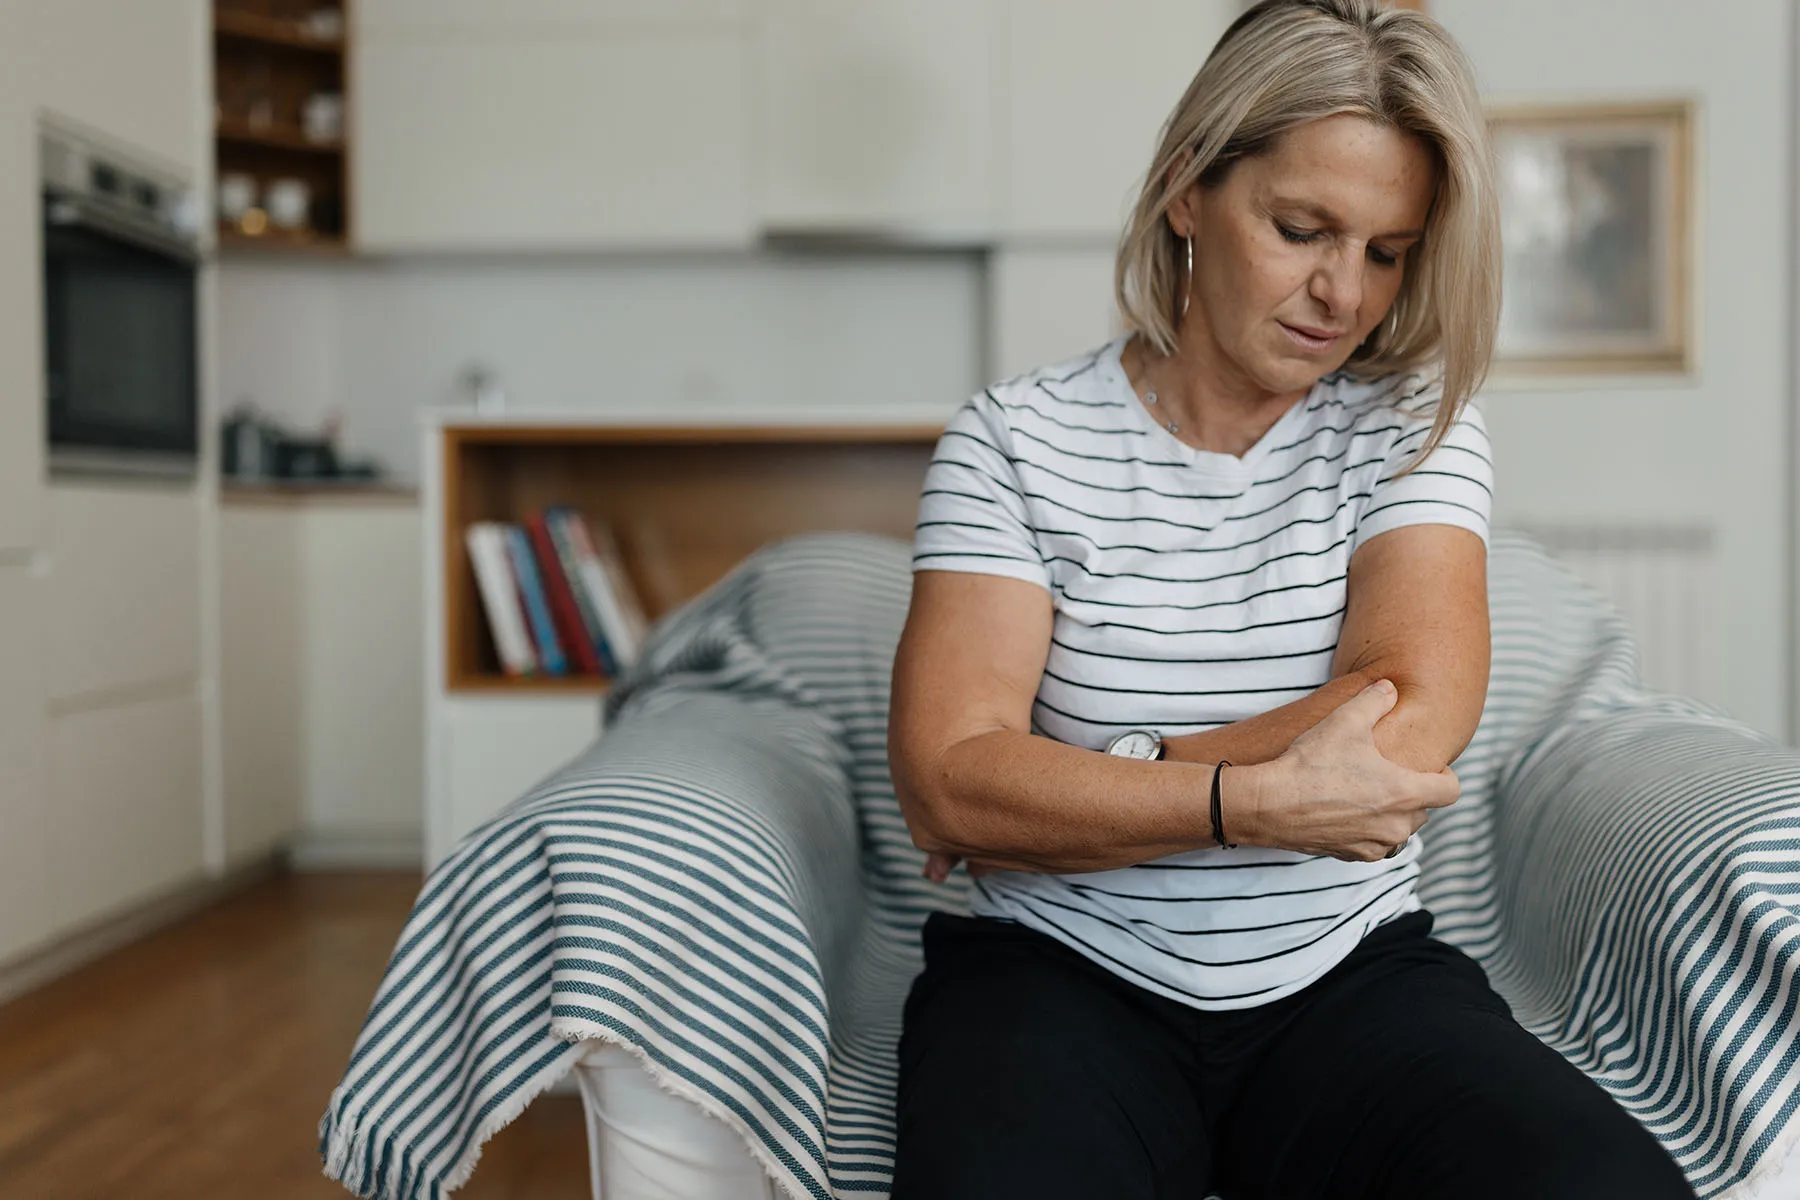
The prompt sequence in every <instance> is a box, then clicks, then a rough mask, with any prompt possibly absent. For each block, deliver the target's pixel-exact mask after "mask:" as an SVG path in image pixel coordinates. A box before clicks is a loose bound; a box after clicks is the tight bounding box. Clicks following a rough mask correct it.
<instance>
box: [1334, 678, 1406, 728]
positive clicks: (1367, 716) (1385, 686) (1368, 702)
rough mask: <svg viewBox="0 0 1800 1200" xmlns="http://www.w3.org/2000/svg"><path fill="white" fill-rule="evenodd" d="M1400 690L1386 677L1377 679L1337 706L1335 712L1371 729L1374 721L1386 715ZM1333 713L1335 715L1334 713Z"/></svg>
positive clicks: (1397, 697)
mask: <svg viewBox="0 0 1800 1200" xmlns="http://www.w3.org/2000/svg"><path fill="white" fill-rule="evenodd" d="M1399 698H1400V691H1399V689H1398V688H1396V687H1395V686H1394V684H1393V681H1391V680H1387V679H1377V680H1376V681H1375V682H1374V683H1371V684H1370V685H1369V686H1368V687H1366V688H1364V689H1363V690H1362V691H1360V692H1358V693H1356V695H1354V696H1352V697H1350V698H1349V699H1348V700H1346V701H1344V702H1343V703H1342V704H1340V705H1338V706H1337V713H1342V714H1344V715H1346V716H1348V717H1349V718H1350V719H1351V720H1353V721H1354V722H1356V724H1357V725H1359V726H1361V727H1364V728H1367V729H1373V728H1375V722H1377V721H1379V720H1381V718H1383V717H1385V716H1387V715H1388V713H1389V712H1390V711H1392V709H1393V707H1394V702H1395V701H1396V700H1398V699H1399ZM1333 715H1336V713H1334V714H1333Z"/></svg>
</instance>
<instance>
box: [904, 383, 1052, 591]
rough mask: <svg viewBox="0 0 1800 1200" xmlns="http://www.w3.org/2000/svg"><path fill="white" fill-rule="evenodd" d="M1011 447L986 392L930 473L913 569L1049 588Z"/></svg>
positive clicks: (956, 424)
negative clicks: (997, 578)
mask: <svg viewBox="0 0 1800 1200" xmlns="http://www.w3.org/2000/svg"><path fill="white" fill-rule="evenodd" d="M1010 444H1011V438H1010V437H1009V435H1008V430H1007V428H1006V421H1005V413H1004V412H1003V411H1002V410H1001V408H1000V406H999V405H998V404H997V403H995V402H994V400H993V398H992V397H991V396H990V395H988V394H987V393H985V392H984V393H982V394H981V395H979V396H976V397H975V398H974V399H972V400H970V401H969V402H968V403H967V404H965V405H963V407H962V408H960V409H958V410H957V412H956V415H955V416H953V417H951V418H950V422H949V424H948V425H947V426H945V428H944V434H943V436H942V437H941V438H939V439H938V444H937V449H936V450H935V451H934V452H933V453H932V456H931V467H930V469H929V470H928V471H927V472H926V473H925V490H924V492H923V493H922V494H921V496H920V498H919V523H918V526H917V527H916V528H915V530H914V532H913V570H915V571H968V572H971V573H973V574H977V575H1003V576H1006V577H1008V578H1011V579H1023V580H1025V581H1026V582H1028V583H1035V584H1037V585H1038V586H1040V587H1042V588H1045V589H1046V590H1048V589H1049V587H1050V571H1049V568H1048V567H1047V566H1046V565H1045V563H1044V558H1043V555H1042V554H1041V553H1039V551H1038V543H1037V535H1036V533H1035V532H1034V531H1033V529H1032V526H1031V517H1030V510H1029V508H1028V506H1027V504H1026V501H1025V495H1024V491H1023V489H1022V488H1021V486H1020V484H1019V475H1018V471H1017V469H1016V468H1015V467H1014V465H1013V457H1012V455H1011V453H1010V452H1009V449H1008V448H1009V446H1010Z"/></svg>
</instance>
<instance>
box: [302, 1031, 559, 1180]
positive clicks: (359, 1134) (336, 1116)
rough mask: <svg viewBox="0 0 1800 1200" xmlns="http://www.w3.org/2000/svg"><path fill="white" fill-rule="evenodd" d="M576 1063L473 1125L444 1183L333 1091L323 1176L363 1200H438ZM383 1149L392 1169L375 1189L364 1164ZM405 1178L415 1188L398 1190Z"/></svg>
mask: <svg viewBox="0 0 1800 1200" xmlns="http://www.w3.org/2000/svg"><path fill="white" fill-rule="evenodd" d="M558 1040H559V1041H567V1040H568V1039H566V1038H559V1039H558ZM575 1063H576V1056H575V1055H573V1054H570V1055H568V1056H566V1057H565V1058H563V1059H561V1060H560V1061H558V1062H556V1063H554V1064H552V1065H551V1066H549V1067H546V1068H545V1069H544V1070H542V1071H540V1072H539V1073H538V1074H537V1075H535V1076H534V1077H532V1078H531V1079H529V1080H526V1081H525V1082H524V1083H522V1084H520V1085H519V1087H518V1088H517V1089H515V1090H514V1092H513V1093H512V1095H510V1096H508V1097H507V1099H506V1103H505V1104H502V1105H501V1106H500V1107H499V1108H496V1109H495V1110H494V1111H493V1112H491V1113H489V1114H488V1115H487V1117H486V1118H485V1119H483V1120H482V1121H481V1123H480V1124H479V1125H477V1126H476V1127H475V1136H474V1137H473V1138H471V1139H469V1149H468V1150H467V1151H465V1152H464V1154H463V1156H462V1157H461V1158H460V1159H458V1160H457V1161H456V1162H455V1163H454V1164H452V1165H451V1168H450V1170H449V1171H447V1172H445V1173H444V1176H443V1178H441V1179H426V1178H422V1176H421V1171H420V1168H419V1167H418V1166H417V1164H415V1163H414V1162H413V1161H412V1150H411V1149H409V1148H406V1147H403V1146H401V1145H400V1144H399V1143H397V1142H395V1141H394V1140H393V1138H392V1137H390V1136H389V1135H388V1134H387V1133H384V1132H382V1131H381V1130H380V1129H379V1128H378V1127H377V1124H376V1123H375V1122H372V1121H369V1120H368V1117H367V1114H366V1113H364V1112H363V1111H361V1109H360V1108H354V1107H351V1106H350V1105H349V1104H348V1102H347V1100H346V1097H345V1096H344V1090H343V1088H342V1087H341V1086H340V1087H339V1088H338V1089H337V1090H336V1091H334V1092H332V1094H331V1105H330V1107H328V1108H327V1109H326V1110H325V1115H324V1116H323V1117H322V1118H320V1120H319V1141H320V1145H321V1149H322V1152H323V1157H324V1160H325V1162H324V1174H325V1176H326V1177H327V1178H328V1179H333V1180H336V1181H337V1182H338V1183H341V1184H342V1185H344V1187H346V1188H348V1189H349V1190H350V1191H351V1192H352V1193H354V1194H356V1195H358V1196H361V1197H363V1198H364V1200H418V1198H419V1197H421V1196H424V1197H428V1198H429V1200H438V1198H439V1197H441V1196H443V1195H444V1194H446V1193H448V1192H454V1191H455V1190H457V1189H458V1188H460V1187H462V1186H463V1185H464V1184H465V1183H467V1182H469V1177H470V1176H471V1175H473V1174H474V1173H475V1165H476V1164H477V1163H478V1162H480V1161H481V1151H482V1149H483V1147H484V1146H485V1145H486V1144H487V1141H488V1139H489V1138H491V1137H493V1136H494V1135H495V1134H496V1133H499V1132H500V1131H501V1130H502V1129H505V1128H506V1127H507V1126H508V1125H510V1124H512V1123H513V1121H514V1120H516V1119H517V1118H518V1116H519V1114H520V1113H522V1112H524V1111H525V1110H526V1108H528V1107H529V1106H530V1105H531V1102H532V1101H534V1100H536V1099H537V1098H538V1097H539V1096H541V1095H543V1094H544V1093H545V1092H547V1091H549V1090H550V1089H551V1088H552V1087H554V1086H556V1083H557V1081H558V1080H560V1079H561V1078H562V1077H563V1076H565V1075H567V1074H568V1073H569V1072H570V1071H571V1070H572V1069H573V1068H574V1066H575ZM384 1150H389V1151H392V1152H393V1154H392V1158H393V1165H392V1166H391V1168H390V1169H389V1171H388V1172H387V1178H386V1179H385V1180H384V1186H382V1187H380V1188H379V1189H377V1187H376V1186H375V1180H374V1179H372V1178H368V1177H366V1176H365V1174H364V1172H363V1169H362V1164H363V1163H364V1162H366V1161H368V1160H369V1159H370V1158H371V1157H373V1158H375V1159H379V1158H380V1157H381V1154H382V1152H383V1151H384ZM403 1180H410V1181H411V1186H410V1187H408V1188H407V1190H406V1191H405V1192H402V1191H401V1190H400V1185H401V1182H402V1181H403Z"/></svg>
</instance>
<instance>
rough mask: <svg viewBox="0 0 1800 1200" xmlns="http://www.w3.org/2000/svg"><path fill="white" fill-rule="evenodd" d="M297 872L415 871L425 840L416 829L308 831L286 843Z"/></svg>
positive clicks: (423, 860) (288, 854) (419, 864)
mask: <svg viewBox="0 0 1800 1200" xmlns="http://www.w3.org/2000/svg"><path fill="white" fill-rule="evenodd" d="M287 861H288V866H289V867H291V868H292V869H294V870H296V871H395V870H405V871H417V870H418V869H419V868H420V866H421V865H422V864H423V863H424V862H425V839H424V836H423V835H421V834H420V833H419V831H418V830H416V829H397V830H380V829H377V830H362V829H354V830H353V829H307V830H302V831H301V832H300V833H299V834H298V835H297V836H296V837H295V838H294V840H293V841H292V842H290V843H289V844H288V851H287Z"/></svg>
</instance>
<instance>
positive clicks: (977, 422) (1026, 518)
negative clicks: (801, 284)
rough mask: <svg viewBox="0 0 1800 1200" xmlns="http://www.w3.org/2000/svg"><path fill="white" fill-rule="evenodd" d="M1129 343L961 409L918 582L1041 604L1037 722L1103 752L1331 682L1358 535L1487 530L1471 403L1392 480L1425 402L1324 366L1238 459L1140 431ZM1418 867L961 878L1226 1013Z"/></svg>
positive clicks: (1407, 887) (1357, 926) (1208, 855)
mask: <svg viewBox="0 0 1800 1200" xmlns="http://www.w3.org/2000/svg"><path fill="white" fill-rule="evenodd" d="M1124 345H1125V339H1123V338H1121V339H1119V340H1116V341H1114V342H1111V343H1109V344H1107V345H1106V346H1103V347H1101V348H1100V349H1099V350H1097V351H1095V352H1094V353H1092V354H1088V355H1086V356H1084V357H1082V358H1079V359H1075V360H1072V361H1070V362H1067V363H1063V364H1060V365H1057V366H1053V367H1047V368H1045V369H1043V370H1040V371H1035V372H1033V373H1031V374H1028V375H1023V376H1020V377H1019V378H1017V379H1013V380H1010V381H1008V382H1006V383H1002V384H997V385H995V386H994V387H991V388H989V389H987V390H986V391H984V392H982V393H981V394H980V395H978V396H976V397H974V398H973V399H972V400H970V401H969V403H968V404H966V405H965V406H964V407H963V408H961V409H960V410H958V412H957V413H956V415H955V416H954V417H953V418H952V419H951V421H950V423H949V425H948V427H947V428H946V429H945V432H944V435H943V438H942V439H941V440H940V441H939V443H938V446H937V451H936V453H935V455H934V456H933V459H932V464H931V469H930V471H929V473H928V474H927V476H926V481H925V490H924V495H923V497H922V500H921V504H920V510H919V524H918V530H917V535H916V540H915V543H914V553H913V569H914V570H915V571H920V570H931V571H972V572H976V573H979V574H986V575H1003V576H1008V577H1011V578H1015V579H1024V580H1028V581H1030V582H1032V583H1035V584H1038V585H1040V586H1042V587H1044V588H1046V589H1047V590H1048V591H1049V592H1050V596H1051V601H1052V603H1053V605H1054V609H1055V621H1054V625H1053V628H1052V632H1051V638H1050V653H1049V659H1048V662H1047V663H1046V665H1045V668H1044V675H1043V680H1042V682H1041V683H1040V684H1039V685H1038V691H1037V698H1036V701H1035V703H1034V704H1033V706H1032V727H1033V730H1034V732H1036V733H1039V734H1042V735H1044V736H1047V737H1052V738H1055V739H1056V740H1058V741H1061V742H1067V743H1069V744H1071V745H1075V746H1084V747H1087V748H1089V749H1094V750H1101V749H1104V748H1105V746H1106V744H1107V743H1108V742H1109V741H1110V740H1111V739H1112V738H1113V737H1114V736H1115V735H1116V734H1118V733H1121V732H1123V731H1124V730H1127V729H1153V730H1156V731H1158V732H1159V733H1161V734H1162V735H1163V736H1165V737H1169V736H1177V735H1180V734H1186V733H1196V732H1200V731H1203V730H1208V729H1213V728H1216V727H1218V726H1221V725H1227V724H1230V723H1231V722H1234V721H1239V720H1242V719H1244V718H1246V717H1250V716H1254V715H1256V714H1258V713H1262V712H1266V711H1268V710H1269V709H1271V708H1279V707H1280V706H1282V705H1284V704H1287V703H1289V702H1290V701H1293V700H1297V699H1299V698H1301V697H1303V696H1305V695H1307V694H1308V693H1310V692H1312V691H1315V690H1316V689H1318V688H1319V687H1320V686H1322V685H1323V684H1325V683H1326V682H1327V681H1328V679H1329V678H1330V672H1331V662H1332V654H1333V651H1334V650H1335V649H1336V646H1337V641H1338V631H1339V628H1340V627H1341V625H1342V623H1343V617H1344V608H1345V595H1346V588H1345V577H1346V572H1347V569H1348V567H1349V563H1350V556H1351V554H1352V553H1354V552H1355V550H1356V547H1357V546H1358V545H1359V544H1361V542H1363V541H1365V540H1367V539H1368V538H1371V537H1374V536H1375V535H1376V534H1378V533H1382V532H1384V531H1386V530H1389V529H1397V528H1399V527H1401V526H1403V525H1416V524H1443V525H1457V526H1461V527H1462V528H1464V529H1469V530H1473V531H1474V532H1475V533H1477V534H1479V535H1480V536H1481V538H1482V540H1483V541H1484V542H1485V541H1486V540H1487V536H1488V517H1489V513H1490V511H1491V504H1492V481H1493V468H1492V458H1491V455H1490V451H1489V446H1488V438H1487V432H1486V429H1485V428H1484V426H1483V423H1482V418H1481V414H1480V412H1479V410H1478V409H1476V408H1475V407H1474V406H1473V405H1469V406H1467V407H1466V408H1465V409H1464V411H1463V413H1462V415H1461V418H1460V419H1459V420H1458V422H1457V424H1456V425H1455V426H1454V427H1453V428H1452V430H1451V433H1450V435H1449V438H1448V440H1447V441H1446V442H1444V444H1443V445H1442V446H1441V447H1440V448H1439V449H1438V450H1436V451H1435V452H1434V453H1433V454H1432V455H1431V457H1430V458H1429V459H1428V460H1427V461H1426V462H1424V463H1423V464H1422V465H1420V466H1419V467H1418V468H1417V469H1416V470H1414V471H1412V472H1411V473H1409V474H1407V475H1406V476H1405V477H1404V478H1399V479H1395V478H1393V477H1394V476H1395V475H1396V474H1398V472H1399V471H1401V470H1402V469H1403V468H1404V467H1405V466H1406V465H1407V464H1408V463H1409V462H1410V461H1411V459H1412V457H1413V456H1414V455H1415V454H1416V452H1417V451H1418V449H1419V448H1420V447H1421V446H1423V445H1424V443H1425V440H1426V438H1427V437H1428V436H1429V433H1430V429H1431V424H1432V417H1433V415H1434V413H1435V411H1436V402H1437V395H1438V392H1437V390H1436V388H1435V387H1434V386H1426V385H1424V384H1422V383H1421V382H1420V381H1419V379H1418V378H1417V377H1414V376H1410V375H1409V376H1403V377H1399V376H1397V377H1393V378H1389V379H1382V380H1376V381H1373V382H1368V381H1361V380H1357V379H1353V378H1351V377H1350V376H1348V375H1346V374H1343V373H1341V372H1340V373H1338V374H1333V375H1329V376H1326V377H1325V378H1324V379H1322V380H1321V381H1320V382H1319V383H1318V384H1317V385H1315V386H1314V387H1313V388H1312V389H1311V391H1310V392H1309V393H1308V394H1307V395H1306V397H1305V398H1304V399H1302V400H1300V401H1297V402H1296V403H1295V404H1294V405H1293V406H1292V407H1291V408H1289V409H1288V410H1287V412H1285V413H1284V414H1283V415H1282V416H1281V418H1280V419H1279V420H1278V421H1276V422H1275V424H1274V425H1273V426H1272V427H1271V428H1270V429H1269V431H1268V433H1266V434H1265V435H1264V436H1263V437H1262V439H1261V440H1260V441H1258V442H1257V444H1256V445H1255V446H1253V447H1251V448H1250V450H1249V451H1247V452H1246V453H1245V454H1244V455H1243V457H1242V458H1238V457H1234V456H1232V455H1228V454H1219V453H1214V452H1211V451H1206V450H1197V449H1194V448H1193V447H1191V446H1188V445H1187V444H1185V443H1183V442H1181V441H1180V440H1178V439H1177V438H1175V437H1174V436H1173V435H1172V434H1170V433H1169V432H1168V431H1167V430H1165V429H1164V428H1162V426H1160V425H1159V424H1157V422H1156V421H1155V420H1154V419H1153V418H1152V416H1151V414H1150V413H1149V412H1148V411H1147V410H1146V409H1145V407H1144V405H1143V402H1142V401H1140V400H1139V399H1138V397H1137V395H1136V393H1135V392H1134V391H1133V390H1132V387H1131V384H1130V382H1129V381H1128V380H1127V378H1126V376H1125V372H1124V369H1123V368H1122V367H1121V366H1120V364H1119V354H1120V351H1121V350H1122V349H1123V348H1124ZM1205 802H1206V801H1205V797H1204V796H1196V797H1195V803H1196V805H1197V806H1198V809H1199V810H1200V811H1202V812H1203V811H1204V806H1205ZM1419 853H1420V839H1419V838H1416V837H1415V838H1414V839H1412V841H1411V842H1410V843H1408V845H1407V848H1406V849H1405V850H1403V851H1402V852H1401V853H1400V854H1398V855H1396V856H1395V857H1394V858H1392V859H1386V860H1383V861H1380V862H1375V863H1346V862H1340V861H1338V860H1337V859H1334V858H1328V857H1314V856H1310V855H1304V854H1297V853H1292V852H1289V851H1282V850H1269V849H1262V848H1255V847H1240V848H1238V849H1235V850H1224V849H1217V848H1213V849H1205V850H1195V851H1191V852H1188V853H1184V854H1178V855H1174V856H1171V857H1169V858H1164V859H1160V860H1157V861H1155V862H1149V863H1141V864H1139V865H1137V866H1132V867H1125V868H1122V869H1120V870H1116V871H1101V872H1094V873H1089V874H1081V875H1042V874H1032V873H1026V872H1013V871H1003V872H996V873H993V874H989V875H986V876H984V877H983V878H981V879H978V880H976V882H975V900H974V906H973V908H974V912H975V913H976V914H978V915H982V916H990V917H999V918H1003V919H1008V920H1014V921H1019V922H1021V923H1023V924H1025V925H1027V926H1030V927H1031V928H1033V929H1037V930H1040V931H1042V932H1043V933H1046V934H1049V935H1050V936H1052V937H1054V938H1057V939H1058V940H1060V941H1062V942H1064V943H1066V944H1067V945H1069V946H1071V947H1073V948H1074V949H1076V950H1078V951H1080V952H1081V953H1083V954H1085V955H1087V956H1088V957H1089V958H1091V959H1093V960H1095V961H1096V962H1099V963H1100V964H1102V965H1103V966H1105V967H1107V968H1109V969H1111V970H1112V971H1114V972H1116V973H1117V974H1119V975H1120V976H1122V977H1124V978H1125V979H1128V980H1130V981H1131V982H1133V983H1136V984H1139V985H1141V986H1143V987H1145V988H1148V989H1150V990H1151V991H1155V992H1158V993H1160V994H1162V995H1165V996H1169V997H1171V998H1173V999H1175V1000H1179V1001H1183V1002H1185V1003H1188V1004H1192V1005H1194V1006H1195V1007H1198V1008H1213V1009H1225V1008H1246V1007H1250V1006H1252V1005H1257V1004H1264V1003H1267V1002H1269V1001H1271V1000H1276V999H1279V998H1280V997H1282V996H1285V995H1288V994H1290V993H1292V992H1295V991H1298V990H1299V989H1301V988H1302V987H1305V986H1306V985H1307V984H1308V983H1310V982H1312V981H1313V980H1314V979H1317V978H1318V977H1319V976H1320V975H1323V974H1324V973H1325V972H1326V971H1327V970H1329V969H1330V968H1331V967H1332V966H1333V965H1334V964H1335V963H1337V962H1338V961H1339V960H1341V959H1342V958H1343V957H1344V956H1345V955H1347V954H1348V953H1349V952H1350V951H1351V949H1352V948H1354V947H1355V945H1356V943H1357V942H1358V941H1359V940H1360V939H1361V938H1362V936H1363V935H1364V934H1365V933H1367V932H1368V931H1369V930H1370V929H1372V928H1374V927H1375V926H1376V925H1378V924H1380V923H1382V922H1383V921H1386V920H1389V919H1391V918H1393V917H1396V916H1398V915H1400V914H1402V913H1405V912H1410V911H1412V910H1414V909H1417V908H1418V907H1419V902H1418V900H1417V899H1416V898H1415V896H1414V894H1413V881H1414V880H1415V879H1416V878H1417V877H1418V873H1419V868H1418V858H1419Z"/></svg>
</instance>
